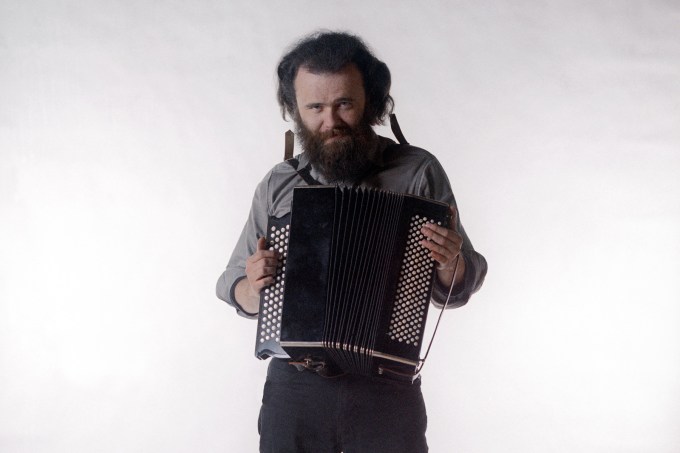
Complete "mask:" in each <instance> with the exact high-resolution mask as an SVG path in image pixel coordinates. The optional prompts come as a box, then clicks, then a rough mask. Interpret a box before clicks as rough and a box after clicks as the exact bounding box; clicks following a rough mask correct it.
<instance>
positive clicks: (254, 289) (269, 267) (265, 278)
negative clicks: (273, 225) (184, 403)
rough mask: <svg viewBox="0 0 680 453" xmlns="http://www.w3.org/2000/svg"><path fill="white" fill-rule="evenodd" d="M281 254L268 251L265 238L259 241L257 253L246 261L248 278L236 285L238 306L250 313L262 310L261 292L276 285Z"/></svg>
mask: <svg viewBox="0 0 680 453" xmlns="http://www.w3.org/2000/svg"><path fill="white" fill-rule="evenodd" d="M278 265H279V254H278V253H277V252H276V251H274V250H267V241H266V239H265V238H263V237H262V238H260V239H258V240H257V251H255V253H253V254H252V255H251V256H250V257H249V258H248V259H247V260H246V278H244V279H243V280H241V281H239V282H238V283H237V284H236V288H235V296H236V301H237V302H238V304H239V305H240V306H241V307H242V308H243V309H244V310H245V311H247V312H248V313H251V314H254V313H257V312H258V311H259V309H260V291H262V288H264V287H265V286H269V285H271V284H272V283H274V276H275V275H276V268H277V266H278Z"/></svg>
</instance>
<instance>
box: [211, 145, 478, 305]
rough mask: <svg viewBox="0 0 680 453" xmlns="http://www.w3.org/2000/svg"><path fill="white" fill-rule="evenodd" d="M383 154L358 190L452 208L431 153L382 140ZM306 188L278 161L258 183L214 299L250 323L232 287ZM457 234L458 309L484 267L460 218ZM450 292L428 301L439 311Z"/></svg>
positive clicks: (302, 160) (437, 291) (454, 301)
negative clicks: (272, 224) (461, 268)
mask: <svg viewBox="0 0 680 453" xmlns="http://www.w3.org/2000/svg"><path fill="white" fill-rule="evenodd" d="M379 149H380V150H381V152H380V153H379V157H378V159H377V162H376V165H377V171H375V172H372V173H371V174H370V175H369V176H367V177H365V178H364V179H363V180H362V181H361V183H360V184H359V185H360V186H363V187H371V188H377V189H383V190H389V191H393V192H398V193H408V194H413V195H419V196H422V197H426V198H430V199H433V200H438V201H443V202H444V203H447V204H449V205H451V206H454V207H455V206H456V200H455V199H454V197H453V192H452V191H451V185H450V184H449V179H448V178H447V176H446V173H445V172H444V169H443V168H442V167H441V165H440V164H439V161H438V160H437V159H436V158H435V157H434V156H433V155H432V154H430V153H429V152H427V151H425V150H424V149H420V148H417V147H414V146H410V145H395V143H394V142H393V141H392V140H389V139H387V138H384V137H380V147H379ZM296 158H297V159H298V160H299V166H298V168H303V167H305V166H306V165H307V164H308V160H307V156H306V155H305V153H302V154H299V155H298V156H296ZM310 173H311V175H312V177H314V179H316V180H317V181H319V182H320V183H322V184H328V181H326V180H325V178H324V177H323V175H321V174H320V173H319V172H318V171H316V169H314V168H313V167H312V168H311V170H310ZM300 185H306V183H305V182H304V181H303V179H302V178H301V177H300V175H299V174H298V173H297V171H296V170H295V169H294V168H293V167H292V166H291V165H289V164H288V163H286V162H282V163H279V164H278V165H276V166H275V167H274V168H272V169H271V170H270V171H269V173H267V174H266V175H265V177H264V179H263V180H262V181H261V182H260V183H259V184H258V186H257V188H256V189H255V195H254V196H253V203H252V207H251V209H250V214H249V215H248V220H247V221H246V224H245V226H244V227H243V231H242V232H241V236H240V238H239V240H238V243H237V244H236V247H235V248H234V251H233V253H232V255H231V258H230V260H229V263H228V265H227V269H226V270H225V271H224V272H223V273H222V275H221V276H220V278H219V280H218V281H217V297H219V298H220V299H222V300H224V301H225V302H227V303H228V304H229V305H232V306H233V307H234V308H236V311H237V312H238V313H239V314H240V315H241V316H245V317H248V318H256V317H257V313H247V312H245V311H244V310H243V309H242V308H241V306H240V305H239V304H238V303H237V302H236V299H235V297H234V288H235V286H236V283H238V281H239V280H241V279H242V278H245V275H246V273H245V263H246V259H247V258H248V257H249V256H250V255H252V254H253V253H255V251H256V249H257V239H258V238H260V237H263V236H266V229H267V222H268V220H269V217H270V216H274V217H281V216H284V215H286V214H288V213H289V212H290V206H291V201H292V198H293V188H294V187H296V186H300ZM457 230H458V232H459V233H460V234H461V235H462V236H463V246H462V249H461V251H462V257H463V259H465V278H464V279H463V282H462V283H460V284H458V285H457V286H456V287H455V288H453V291H452V293H451V300H449V303H448V305H447V307H451V308H453V307H459V306H461V305H463V304H465V303H466V302H467V301H468V299H469V298H470V296H471V295H472V294H473V293H474V292H476V291H477V290H478V289H479V288H480V287H481V286H482V282H483V281H484V277H485V275H486V270H487V264H486V260H485V259H484V257H483V256H482V255H480V254H479V253H477V252H476V251H475V250H474V248H473V247H472V243H471V242H470V239H469V238H468V237H467V234H465V230H464V229H463V226H462V225H461V223H460V213H459V215H458V225H457ZM448 292H449V288H448V287H444V286H443V285H440V284H439V283H437V284H435V285H434V290H433V292H432V302H433V303H435V305H439V306H442V305H443V304H444V303H445V302H446V297H447V295H448Z"/></svg>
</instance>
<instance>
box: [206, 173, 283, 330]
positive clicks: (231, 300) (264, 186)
mask: <svg viewBox="0 0 680 453" xmlns="http://www.w3.org/2000/svg"><path fill="white" fill-rule="evenodd" d="M270 178H271V172H269V173H268V174H267V176H265V178H264V179H263V180H262V181H261V182H260V184H258V186H257V188H256V189H255V195H254V196H253V203H252V206H251V208H250V213H249V214H248V219H247V221H246V224H245V225H244V227H243V230H242V231H241V236H240V237H239V239H238V242H237V243H236V247H234V251H233V252H232V254H231V258H230V259H229V263H228V264H227V268H226V270H225V271H224V272H222V275H220V278H219V279H218V280H217V288H216V292H217V297H219V298H220V299H222V300H223V301H225V302H226V303H228V304H229V305H231V306H232V307H234V308H235V309H236V312H237V313H238V314H239V315H241V316H243V317H246V318H251V319H255V318H257V313H248V312H247V311H245V310H244V309H243V308H242V307H241V306H240V305H239V304H238V302H237V301H236V298H235V297H234V288H235V287H236V284H237V283H238V282H239V281H240V280H242V279H244V278H245V277H246V259H248V257H249V256H251V255H252V254H253V253H255V250H256V249H257V239H258V238H260V237H263V236H265V234H266V229H267V221H268V219H269V214H268V213H269V193H268V192H269V180H270Z"/></svg>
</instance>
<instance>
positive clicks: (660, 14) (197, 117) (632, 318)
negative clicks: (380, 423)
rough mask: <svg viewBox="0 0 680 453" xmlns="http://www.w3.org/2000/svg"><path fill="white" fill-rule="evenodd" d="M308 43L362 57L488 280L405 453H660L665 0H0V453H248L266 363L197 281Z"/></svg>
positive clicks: (460, 322) (673, 48)
mask: <svg viewBox="0 0 680 453" xmlns="http://www.w3.org/2000/svg"><path fill="white" fill-rule="evenodd" d="M319 27H324V28H331V29H344V30H350V31H353V32H355V33H358V34H359V35H361V36H363V37H364V38H365V39H366V41H367V42H368V43H369V44H370V45H371V46H372V47H373V48H374V49H375V51H376V53H377V54H378V56H379V57H380V58H381V59H383V60H384V61H385V62H387V63H388V65H389V66H390V68H391V70H392V73H393V78H394V82H393V95H394V97H395V99H396V106H397V108H396V112H397V113H398V115H399V119H400V122H401V124H402V127H403V129H404V132H405V134H406V137H407V138H408V139H409V140H410V141H411V142H412V143H414V144H417V145H419V146H422V147H424V148H426V149H428V150H430V151H432V152H433V153H435V154H436V155H437V156H438V157H439V159H440V160H441V162H442V164H443V165H444V167H445V169H446V170H447V172H448V174H449V176H450V179H451V181H452V184H453V187H454V191H455V193H456V196H457V198H458V202H459V206H460V210H461V217H462V220H463V223H464V224H465V226H466V229H467V231H468V233H469V235H470V237H471V238H472V241H473V243H474V244H475V246H476V248H477V249H478V250H479V251H481V252H482V253H483V254H484V255H485V256H486V258H487V259H488V261H489V275H488V277H487V281H486V284H485V286H484V287H483V288H482V291H481V292H480V293H478V294H477V295H475V296H474V297H473V299H472V301H471V302H470V303H469V304H468V305H467V306H466V307H464V308H461V309H458V310H455V311H452V312H449V313H447V315H446V316H445V318H444V325H443V327H442V331H441V332H440V334H439V336H438V338H437V341H436V343H435V346H434V348H433V351H432V353H431V355H430V359H429V362H428V365H427V366H426V367H425V370H424V383H423V385H424V392H425V396H426V401H427V404H428V407H429V413H430V417H429V430H428V437H429V443H430V447H431V451H433V452H450V451H456V452H470V453H494V452H502V453H505V452H570V453H571V452H607V453H609V452H669V453H670V452H678V451H680V430H678V426H680V346H679V345H680V329H678V327H679V326H680V304H679V302H680V283H679V282H680V278H678V274H679V273H680V240H679V235H678V233H679V231H680V230H679V227H680V203H679V199H680V198H679V197H680V182H679V181H680V178H679V177H678V171H679V170H680V149H679V145H680V83H678V82H679V81H680V2H678V1H672V0H666V1H663V0H656V1H650V0H639V1H631V0H627V1H625V0H624V1H617V2H612V1H590V0H580V1H566V0H564V1H558V0H554V1H541V2H538V1H537V2H531V1H517V2H504V1H489V2H478V1H473V0H469V1H450V2H445V1H430V2H422V4H420V5H418V6H416V3H415V2H406V1H373V2H364V1H345V2H331V1H328V2H318V1H292V0H291V1H287V2H264V1H260V2H257V1H227V0H223V1H216V0H215V1H208V0H199V1H192V2H180V1H166V2H158V1H153V2H151V1H132V0H128V1H120V0H119V1H104V0H100V1H90V2H81V1H77V0H73V1H66V0H61V1H47V0H41V1H40V0H35V1H21V0H14V1H13V0H0V215H1V219H0V450H1V451H2V452H5V453H15V452H50V453H58V452H69V453H71V452H93V451H97V452H106V453H109V452H161V451H162V452H193V451H200V452H225V451H229V452H251V451H256V449H257V447H256V446H257V431H256V419H257V413H258V410H259V402H260V397H261V388H262V384H263V382H264V372H265V367H266V363H264V362H258V361H257V360H256V359H254V358H253V352H252V351H253V341H254V329H255V323H253V322H250V321H247V320H245V319H243V318H240V317H237V316H236V315H235V314H234V312H233V311H232V310H231V309H230V308H229V307H228V306H226V305H225V304H224V303H223V302H221V301H219V300H217V299H216V297H215V295H214V285H215V282H216V279H217V277H218V276H219V274H220V272H221V271H222V269H223V268H224V266H225V265H226V262H227V259H228V257H229V254H230V252H231V249H232V248H233V246H234V244H235V241H236V239H237V237H238V233H239V231H240V229H241V227H242V224H243V222H244V221H245V217H246V214H247V209H248V207H249V204H250V198H251V194H252V192H253V189H254V187H255V185H256V183H257V182H258V181H259V180H260V178H261V177H262V176H263V175H264V173H265V172H266V171H267V170H268V169H269V168H270V167H271V166H272V165H273V164H275V163H276V162H278V161H279V160H280V159H281V158H282V152H283V133H284V131H285V130H286V129H288V128H289V127H290V124H289V123H284V122H283V121H282V119H281V118H280V116H279V112H278V107H277V105H276V102H275V97H274V90H275V88H274V67H275V65H276V63H277V60H278V58H279V57H280V56H281V54H282V52H283V50H284V48H285V47H286V46H288V44H290V43H291V42H292V41H293V40H294V39H296V38H298V37H300V36H301V35H303V34H306V33H307V32H309V31H312V30H314V29H316V28H319ZM383 133H385V134H386V135H390V134H389V132H385V130H384V131H383Z"/></svg>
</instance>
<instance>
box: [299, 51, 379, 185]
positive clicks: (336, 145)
mask: <svg viewBox="0 0 680 453" xmlns="http://www.w3.org/2000/svg"><path fill="white" fill-rule="evenodd" d="M294 85H295V97H296V101H297V115H296V119H295V121H296V124H297V133H298V137H299V139H300V142H301V144H302V147H303V149H304V150H305V152H306V153H307V154H308V156H309V160H310V162H311V163H312V165H313V166H314V167H315V168H318V169H319V171H321V172H322V173H323V174H324V176H325V177H326V178H327V179H328V180H329V181H331V182H343V181H344V182H351V181H357V180H358V179H359V178H360V177H361V176H362V175H363V174H365V172H366V171H368V169H369V168H370V167H371V165H372V164H371V155H372V153H373V152H374V151H375V146H374V145H375V143H376V135H375V133H374V132H373V129H371V126H370V125H369V124H368V123H367V122H366V121H365V118H364V116H363V114H364V107H365V105H366V94H365V92H364V86H363V81H362V77H361V73H360V72H359V70H358V69H357V68H356V66H355V65H353V64H352V65H347V66H345V67H344V68H342V69H341V70H340V71H339V72H336V73H321V74H313V73H311V72H309V71H308V70H307V69H306V68H304V67H301V68H300V69H299V70H298V73H297V76H296V77H295V82H294Z"/></svg>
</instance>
